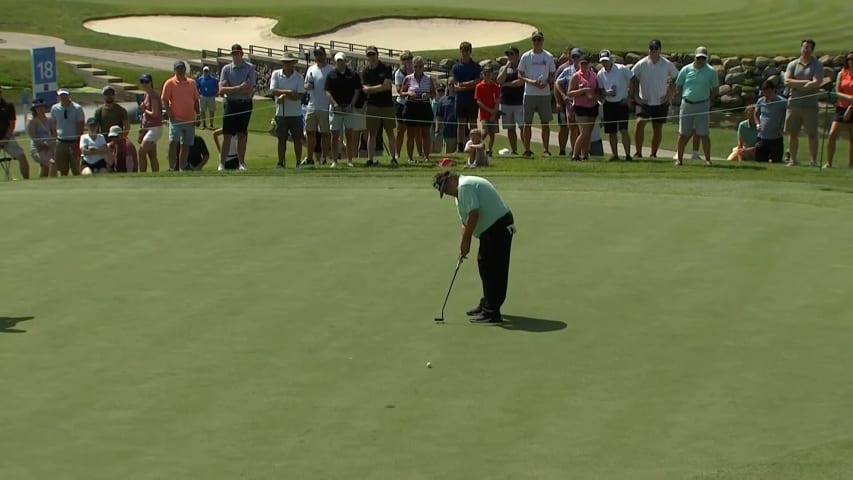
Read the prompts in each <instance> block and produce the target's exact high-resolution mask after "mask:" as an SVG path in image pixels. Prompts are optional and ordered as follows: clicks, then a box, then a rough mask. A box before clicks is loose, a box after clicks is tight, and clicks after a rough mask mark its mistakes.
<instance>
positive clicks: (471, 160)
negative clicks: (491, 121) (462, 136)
mask: <svg viewBox="0 0 853 480" xmlns="http://www.w3.org/2000/svg"><path fill="white" fill-rule="evenodd" d="M469 137H470V140H468V141H467V142H466V143H465V154H466V155H467V156H468V161H467V162H466V163H465V168H476V167H487V166H488V165H489V154H488V153H486V144H485V143H483V132H482V131H481V130H480V129H479V128H475V129H473V130H471V132H470V133H469Z"/></svg>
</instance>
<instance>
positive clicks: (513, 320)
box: [501, 315, 568, 333]
mask: <svg viewBox="0 0 853 480" xmlns="http://www.w3.org/2000/svg"><path fill="white" fill-rule="evenodd" d="M503 319H504V321H503V323H502V324H501V327H502V328H503V329H504V330H519V331H522V332H536V333H544V332H556V331H559V330H563V329H565V328H566V327H568V325H567V324H566V322H562V321H560V320H545V319H543V318H532V317H521V316H518V315H504V316H503Z"/></svg>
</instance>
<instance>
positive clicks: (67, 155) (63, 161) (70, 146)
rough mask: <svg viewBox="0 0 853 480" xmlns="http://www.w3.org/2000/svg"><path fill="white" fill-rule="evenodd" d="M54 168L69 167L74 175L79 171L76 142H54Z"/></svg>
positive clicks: (60, 169) (78, 152)
mask: <svg viewBox="0 0 853 480" xmlns="http://www.w3.org/2000/svg"><path fill="white" fill-rule="evenodd" d="M54 160H55V161H56V169H57V170H58V171H60V172H62V171H67V170H68V169H69V167H70V169H71V172H72V173H74V174H75V175H76V174H78V173H80V150H79V148H78V146H77V142H63V141H59V142H56V158H54Z"/></svg>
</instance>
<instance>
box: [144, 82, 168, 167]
mask: <svg viewBox="0 0 853 480" xmlns="http://www.w3.org/2000/svg"><path fill="white" fill-rule="evenodd" d="M139 84H140V85H142V89H143V90H145V97H143V98H142V103H141V104H140V105H139V111H140V112H142V128H140V129H139V171H140V172H144V171H146V170H148V159H149V158H150V159H151V171H152V172H159V171H160V162H158V161H157V140H160V135H161V134H162V133H163V101H162V100H160V94H159V93H157V89H156V88H154V79H153V78H152V77H151V75H149V74H147V73H143V74H142V75H140V76H139Z"/></svg>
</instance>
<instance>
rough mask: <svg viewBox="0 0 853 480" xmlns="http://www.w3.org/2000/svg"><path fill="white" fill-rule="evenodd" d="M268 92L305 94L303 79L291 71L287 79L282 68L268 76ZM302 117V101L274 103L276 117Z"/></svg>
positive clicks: (289, 100)
mask: <svg viewBox="0 0 853 480" xmlns="http://www.w3.org/2000/svg"><path fill="white" fill-rule="evenodd" d="M324 83H325V82H324ZM270 90H293V91H295V92H297V93H305V79H304V78H302V75H301V74H300V73H299V72H297V71H296V70H293V73H291V74H290V76H289V77H288V76H287V75H285V73H284V69H283V68H279V69H278V70H275V71H273V72H272V75H271V76H270ZM300 115H302V101H300V100H292V99H290V98H288V99H286V100H285V101H284V103H278V102H276V103H275V116H276V117H298V116H300Z"/></svg>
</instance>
